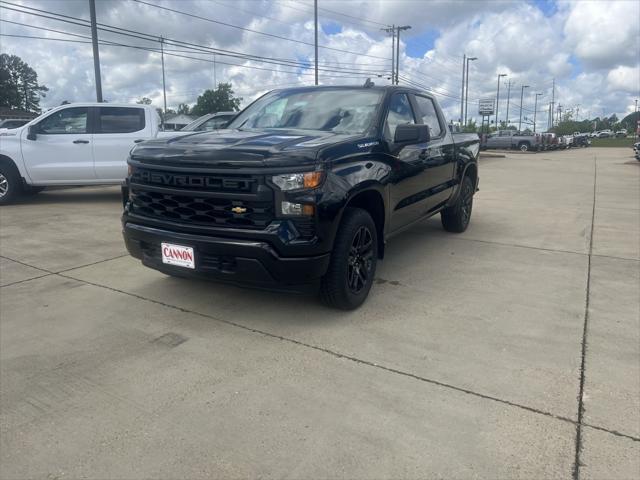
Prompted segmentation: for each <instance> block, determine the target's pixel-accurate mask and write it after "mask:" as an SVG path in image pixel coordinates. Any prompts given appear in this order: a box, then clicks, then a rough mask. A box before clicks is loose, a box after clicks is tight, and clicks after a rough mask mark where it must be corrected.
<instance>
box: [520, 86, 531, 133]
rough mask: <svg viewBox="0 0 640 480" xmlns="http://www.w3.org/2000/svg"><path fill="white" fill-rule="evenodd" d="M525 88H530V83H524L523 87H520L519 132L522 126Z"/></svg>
mask: <svg viewBox="0 0 640 480" xmlns="http://www.w3.org/2000/svg"><path fill="white" fill-rule="evenodd" d="M525 88H529V85H522V89H520V120H519V121H518V132H519V131H520V129H521V128H522V99H523V97H524V89H525Z"/></svg>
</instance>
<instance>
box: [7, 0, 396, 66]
mask: <svg viewBox="0 0 640 480" xmlns="http://www.w3.org/2000/svg"><path fill="white" fill-rule="evenodd" d="M0 3H2V4H8V5H14V4H11V3H9V2H5V1H0ZM19 7H21V8H25V9H30V10H36V11H38V12H44V13H45V14H43V13H35V12H29V11H24V10H18V9H15V8H11V7H7V6H2V5H0V8H4V9H8V10H13V11H16V12H19V13H23V14H27V15H35V16H38V17H43V18H47V19H52V20H57V21H61V22H64V23H70V24H73V25H78V26H81V27H89V25H88V24H87V23H86V22H88V21H87V20H84V19H82V18H77V17H71V16H69V15H63V14H58V13H55V12H48V11H46V10H40V9H35V8H32V7H25V6H22V5H19ZM46 14H52V15H57V16H60V17H63V18H64V20H63V19H61V18H56V17H52V16H50V15H46ZM78 21H79V22H85V23H79V22H78ZM14 23H18V22H14ZM99 25H101V26H100V27H98V29H99V30H101V31H105V32H109V33H114V34H117V35H124V36H129V37H133V38H137V39H140V40H144V41H149V42H153V43H157V42H158V41H159V39H158V38H157V37H155V36H153V35H151V34H147V33H144V32H137V31H135V30H128V29H123V28H120V27H113V26H111V25H105V24H99ZM25 26H26V25H25ZM120 30H121V31H122V32H121V31H120ZM123 32H125V33H123ZM164 42H165V44H176V45H177V46H181V47H183V48H185V47H188V48H190V49H192V50H196V49H198V50H200V52H199V53H209V54H210V53H216V54H220V55H222V56H229V57H233V58H239V59H245V60H255V61H259V62H264V63H272V64H276V65H283V66H293V67H300V68H306V67H307V66H308V65H309V64H310V62H305V63H302V62H299V61H294V60H288V59H278V58H270V57H263V56H259V55H251V54H243V53H239V52H234V51H231V50H224V49H219V48H213V47H207V46H204V45H198V44H193V43H189V42H184V41H180V40H175V39H168V38H165V39H164ZM220 63H223V62H220ZM230 65H237V64H230ZM324 70H325V71H329V70H330V69H326V68H325V69H324ZM333 70H334V71H341V72H345V73H347V71H348V70H347V69H345V68H340V67H336V68H334V69H333ZM351 70H352V72H351V73H368V74H371V75H374V76H378V75H384V72H377V71H370V70H367V71H365V70H357V69H355V68H353V69H351Z"/></svg>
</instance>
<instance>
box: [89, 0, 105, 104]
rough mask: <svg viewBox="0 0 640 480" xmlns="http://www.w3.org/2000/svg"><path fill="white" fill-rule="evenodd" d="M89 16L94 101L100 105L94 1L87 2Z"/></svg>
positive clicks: (100, 88) (98, 55)
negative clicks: (93, 74)
mask: <svg viewBox="0 0 640 480" xmlns="http://www.w3.org/2000/svg"><path fill="white" fill-rule="evenodd" d="M89 14H90V16H91V43H92V44H93V70H94V73H95V77H96V101H97V102H98V103H102V79H101V77H100V52H99V51H98V24H97V22H96V0H89Z"/></svg>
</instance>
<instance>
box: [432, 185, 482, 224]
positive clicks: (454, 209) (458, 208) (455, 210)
mask: <svg viewBox="0 0 640 480" xmlns="http://www.w3.org/2000/svg"><path fill="white" fill-rule="evenodd" d="M473 188H474V185H473V181H472V180H471V178H470V177H464V178H463V179H462V185H461V187H460V194H459V195H458V199H457V200H456V203H455V204H454V205H451V206H450V207H448V208H445V209H444V210H443V211H442V212H441V213H440V219H441V220H442V226H443V227H444V229H445V230H446V231H447V232H454V233H462V232H464V231H465V230H466V229H467V227H468V226H469V221H470V220H471V210H472V209H473V194H474V191H473Z"/></svg>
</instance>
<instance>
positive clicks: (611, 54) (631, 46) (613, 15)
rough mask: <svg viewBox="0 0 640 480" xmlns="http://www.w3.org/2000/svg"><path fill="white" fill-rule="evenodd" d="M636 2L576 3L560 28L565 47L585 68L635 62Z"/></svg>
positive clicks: (639, 42)
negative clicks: (563, 34) (561, 28)
mask: <svg viewBox="0 0 640 480" xmlns="http://www.w3.org/2000/svg"><path fill="white" fill-rule="evenodd" d="M639 18H640V2H638V1H634V0H628V1H627V0H622V1H613V0H607V1H578V2H575V3H573V4H571V8H570V12H569V16H568V18H567V22H566V24H565V27H564V31H565V35H566V37H567V44H568V45H569V46H570V47H571V48H573V49H574V51H575V54H576V56H577V57H579V58H580V59H581V60H582V61H583V62H584V63H585V64H586V65H589V66H592V67H596V68H611V67H615V66H617V65H620V64H623V65H630V64H631V65H632V64H636V63H637V62H638V55H639V53H638V52H639V51H640V32H639V31H638V19H639Z"/></svg>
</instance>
